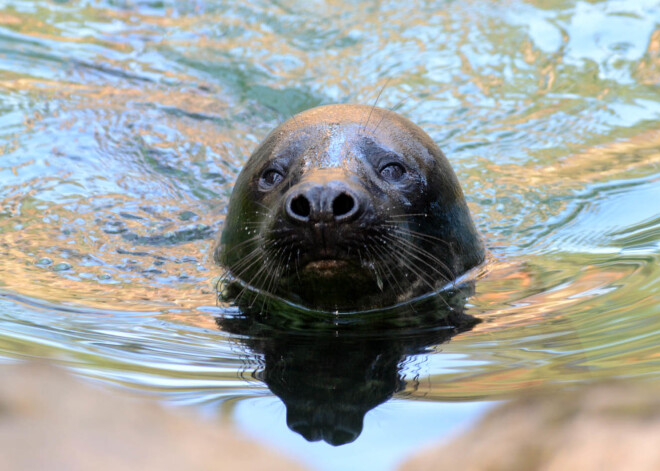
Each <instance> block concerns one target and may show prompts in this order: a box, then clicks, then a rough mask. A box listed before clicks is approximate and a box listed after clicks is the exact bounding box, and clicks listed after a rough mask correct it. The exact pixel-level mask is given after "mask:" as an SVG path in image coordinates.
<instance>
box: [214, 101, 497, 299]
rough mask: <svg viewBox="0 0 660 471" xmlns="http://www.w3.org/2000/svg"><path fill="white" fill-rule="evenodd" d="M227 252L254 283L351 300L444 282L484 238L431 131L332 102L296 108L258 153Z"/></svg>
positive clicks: (228, 228)
mask: <svg viewBox="0 0 660 471" xmlns="http://www.w3.org/2000/svg"><path fill="white" fill-rule="evenodd" d="M215 259H216V261H217V262H218V263H220V264H222V265H223V266H224V267H225V268H226V269H227V270H228V272H229V274H230V275H231V276H232V277H233V278H234V279H236V280H239V281H240V282H241V283H242V284H244V285H247V286H248V287H249V288H248V289H255V290H258V291H261V292H262V293H264V292H265V293H267V294H270V295H274V296H277V297H280V298H284V299H286V300H288V301H290V302H293V303H295V304H301V305H304V306H306V307H309V308H313V309H319V310H341V311H351V310H364V309H372V308H381V307H385V306H388V305H392V304H397V303H399V302H403V301H406V300H409V299H411V298H413V297H415V296H418V295H421V294H424V293H425V292H431V291H434V290H437V289H439V288H440V287H442V286H443V285H445V284H446V283H447V282H449V281H452V280H454V279H455V278H456V277H457V276H459V275H461V274H463V273H464V272H465V271H466V270H468V269H470V268H472V267H474V266H476V265H478V264H479V263H481V262H482V261H483V259H484V248H483V245H482V243H481V240H480V238H479V235H478V233H477V231H476V229H475V227H474V224H473V222H472V219H471V217H470V214H469V211H468V208H467V205H466V203H465V198H464V196H463V192H462V191H461V188H460V185H459V183H458V179H457V178H456V175H455V174H454V171H453V170H452V168H451V166H450V165H449V162H448V161H447V159H446V158H445V156H444V155H443V154H442V152H441V151H440V149H439V148H438V147H437V146H436V145H435V143H434V142H433V141H432V140H431V138H430V137H429V136H428V135H427V134H426V133H424V131H422V130H421V129H420V128H419V127H418V126H416V125H415V124H413V123H412V122H410V121H408V120H407V119H405V118H403V117H402V116H400V115H398V114H396V113H394V112H392V111H389V110H385V109H381V108H375V107H371V106H363V105H329V106H321V107H318V108H313V109H311V110H308V111H305V112H303V113H300V114H298V115H296V116H294V117H292V118H291V119H289V120H288V121H286V122H285V123H283V124H282V125H280V126H279V127H278V128H277V129H275V130H274V131H273V132H271V133H270V135H269V136H268V137H266V139H265V140H264V141H263V142H262V143H261V144H260V145H259V147H258V148H257V150H256V151H255V152H254V153H253V154H252V156H250V158H249V160H248V162H247V163H246V165H245V167H244V168H243V170H242V171H241V173H240V175H239V177H238V179H237V182H236V185H235V187H234V190H233V193H232V196H231V199H230V202H229V210H228V214H227V218H226V220H225V225H224V230H223V232H222V236H221V238H220V241H219V243H218V245H217V247H216V249H215Z"/></svg>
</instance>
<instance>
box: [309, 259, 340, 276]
mask: <svg viewBox="0 0 660 471" xmlns="http://www.w3.org/2000/svg"><path fill="white" fill-rule="evenodd" d="M349 265H350V262H349V261H347V260H335V259H325V260H312V261H311V262H309V263H308V264H307V265H305V270H314V271H316V272H319V273H326V272H332V273H334V272H337V271H339V270H342V269H345V268H347V267H348V266H349Z"/></svg>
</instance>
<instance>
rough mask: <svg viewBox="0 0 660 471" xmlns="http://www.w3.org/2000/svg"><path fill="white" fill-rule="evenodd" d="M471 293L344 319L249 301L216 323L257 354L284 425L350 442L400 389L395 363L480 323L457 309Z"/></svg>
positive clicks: (465, 289)
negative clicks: (279, 402)
mask: <svg viewBox="0 0 660 471" xmlns="http://www.w3.org/2000/svg"><path fill="white" fill-rule="evenodd" d="M472 292H473V285H464V286H462V287H459V288H456V289H454V290H452V291H449V292H445V293H443V294H441V295H434V296H431V297H427V298H426V299H423V300H419V301H417V302H414V303H410V304H406V305H402V306H399V307H396V308H391V309H388V310H386V311H372V312H367V313H358V314H350V315H349V314H345V315H331V314H328V313H317V312H311V311H303V310H299V309H296V308H293V307H291V306H289V305H287V304H284V303H282V302H278V301H276V300H272V299H264V298H260V297H254V296H253V297H252V299H251V301H250V302H249V303H248V301H244V303H241V305H239V306H238V307H239V311H240V314H237V315H235V316H225V317H221V318H218V319H217V322H218V325H219V326H220V328H222V329H223V330H224V331H227V332H230V333H233V334H237V335H239V336H240V337H241V341H242V342H243V343H244V344H245V345H246V346H248V347H249V348H250V349H251V350H252V351H253V352H254V353H255V354H257V355H259V356H262V357H263V362H264V367H263V370H262V371H259V372H257V377H258V378H259V379H261V380H262V381H264V382H265V383H266V384H267V385H268V387H269V388H270V390H271V391H272V392H273V393H274V394H276V395H277V396H278V397H279V398H280V399H281V400H282V401H283V402H284V404H285V405H286V409H287V425H288V426H289V428H290V429H291V430H293V431H295V432H297V433H299V434H300V435H302V436H303V437H305V438H306V439H307V440H309V441H317V440H325V441H326V442H328V443H330V444H331V445H335V446H336V445H343V444H346V443H350V442H352V441H354V440H355V439H356V438H357V437H358V436H359V435H360V433H361V432H362V425H363V420H364V416H365V414H366V413H367V412H368V411H369V410H371V409H373V408H374V407H376V406H377V405H379V404H382V403H383V402H385V401H387V400H389V399H390V398H391V397H392V396H393V395H394V394H395V393H396V392H399V391H401V390H403V389H404V387H405V385H406V383H405V381H404V380H403V378H402V376H401V373H400V369H401V368H400V365H401V364H402V362H403V361H404V360H405V359H406V357H407V356H408V355H414V354H418V353H423V352H425V351H427V350H428V349H429V347H431V346H434V345H437V344H440V343H443V342H446V341H448V340H449V339H450V338H451V337H453V336H454V335H456V334H458V333H460V332H463V331H466V330H469V329H471V328H472V327H473V326H474V325H475V324H476V323H478V322H479V320H478V319H476V318H474V317H472V316H470V315H468V314H466V313H465V312H464V306H465V301H466V298H467V297H468V296H469V295H470V294H472ZM243 299H245V297H243Z"/></svg>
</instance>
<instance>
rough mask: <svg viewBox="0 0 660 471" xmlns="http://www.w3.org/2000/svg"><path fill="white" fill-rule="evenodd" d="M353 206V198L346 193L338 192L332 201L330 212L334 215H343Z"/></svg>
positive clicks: (351, 209)
mask: <svg viewBox="0 0 660 471" xmlns="http://www.w3.org/2000/svg"><path fill="white" fill-rule="evenodd" d="M353 208H355V199H353V197H352V196H351V195H349V194H348V193H340V194H339V195H338V196H337V197H336V198H335V199H334V201H333V202H332V214H334V216H335V217H337V218H338V217H341V216H344V215H346V214H348V213H350V212H351V211H353Z"/></svg>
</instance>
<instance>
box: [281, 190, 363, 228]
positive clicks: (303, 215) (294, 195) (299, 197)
mask: <svg viewBox="0 0 660 471" xmlns="http://www.w3.org/2000/svg"><path fill="white" fill-rule="evenodd" d="M360 209H361V204H360V198H359V196H358V194H357V192H356V191H354V190H352V189H351V188H350V187H349V186H348V185H347V184H346V183H345V182H343V181H329V182H324V183H323V184H318V183H311V182H310V183H307V184H300V185H298V186H297V188H294V189H293V191H292V192H291V193H290V194H289V196H288V198H287V200H286V204H285V212H286V215H287V216H288V217H289V218H290V219H292V220H294V221H298V222H350V221H352V220H354V219H356V218H357V217H358V216H359V214H360Z"/></svg>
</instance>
